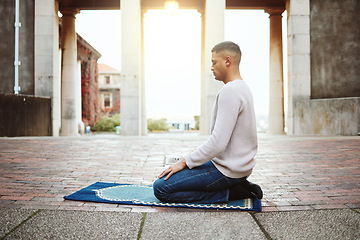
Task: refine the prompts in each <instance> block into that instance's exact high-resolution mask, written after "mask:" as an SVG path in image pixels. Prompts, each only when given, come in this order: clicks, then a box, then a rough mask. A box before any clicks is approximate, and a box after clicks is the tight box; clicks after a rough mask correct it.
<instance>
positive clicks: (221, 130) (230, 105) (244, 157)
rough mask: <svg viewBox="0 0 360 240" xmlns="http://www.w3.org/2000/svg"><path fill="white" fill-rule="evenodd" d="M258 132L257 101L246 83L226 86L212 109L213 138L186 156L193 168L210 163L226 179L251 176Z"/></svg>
mask: <svg viewBox="0 0 360 240" xmlns="http://www.w3.org/2000/svg"><path fill="white" fill-rule="evenodd" d="M257 145H258V143H257V131H256V119H255V113H254V101H253V97H252V94H251V91H250V88H249V87H248V85H247V84H246V83H245V82H244V81H243V80H234V81H231V82H228V83H227V84H225V85H224V86H223V87H222V88H221V90H220V91H219V93H218V95H217V97H216V100H215V103H214V106H213V109H212V121H211V135H210V137H209V139H208V140H207V141H206V142H205V143H204V144H202V145H201V146H199V147H198V148H197V149H196V150H195V151H193V152H192V153H189V154H188V155H186V156H185V161H186V164H187V166H188V167H189V168H190V169H191V168H194V167H196V166H200V165H202V164H204V163H206V162H208V161H210V160H212V162H213V163H214V165H215V166H216V168H217V169H218V170H219V171H220V172H221V173H222V174H224V175H225V176H227V177H231V178H241V177H245V176H249V175H250V174H251V172H252V169H253V167H254V166H255V158H254V157H255V155H256V152H257Z"/></svg>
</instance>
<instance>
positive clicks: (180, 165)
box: [159, 158, 186, 181]
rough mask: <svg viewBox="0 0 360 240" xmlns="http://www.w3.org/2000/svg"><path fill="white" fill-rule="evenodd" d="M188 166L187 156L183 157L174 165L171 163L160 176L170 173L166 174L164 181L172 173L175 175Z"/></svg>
mask: <svg viewBox="0 0 360 240" xmlns="http://www.w3.org/2000/svg"><path fill="white" fill-rule="evenodd" d="M185 167H186V162H185V158H182V159H181V160H179V161H178V162H177V163H174V164H173V165H171V166H170V167H168V168H167V169H165V170H164V171H163V172H162V173H161V174H160V175H159V178H162V177H164V176H165V175H166V174H168V175H167V176H166V178H165V179H164V181H166V180H168V179H169V178H170V177H171V175H173V174H174V173H177V172H179V171H181V170H183V169H184V168H185Z"/></svg>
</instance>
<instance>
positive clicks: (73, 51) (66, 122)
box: [61, 9, 81, 136]
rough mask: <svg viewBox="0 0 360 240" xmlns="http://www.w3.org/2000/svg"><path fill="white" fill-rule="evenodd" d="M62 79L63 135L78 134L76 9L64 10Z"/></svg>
mask: <svg viewBox="0 0 360 240" xmlns="http://www.w3.org/2000/svg"><path fill="white" fill-rule="evenodd" d="M61 13H62V14H63V17H62V26H61V37H62V41H61V43H62V71H61V76H62V81H61V135H62V136H76V135H78V120H79V114H81V112H79V111H78V104H79V102H81V82H80V79H79V74H78V65H77V45H76V32H75V15H76V14H77V13H78V11H77V10H76V9H67V10H62V11H61Z"/></svg>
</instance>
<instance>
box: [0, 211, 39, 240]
mask: <svg viewBox="0 0 360 240" xmlns="http://www.w3.org/2000/svg"><path fill="white" fill-rule="evenodd" d="M34 212H36V210H26V209H12V208H0V238H3V237H4V236H5V235H6V234H7V233H9V232H10V231H11V230H12V229H14V228H15V227H16V226H18V225H19V224H20V223H22V222H23V221H24V220H26V219H27V218H28V217H30V216H31V215H32V214H33V213H34Z"/></svg>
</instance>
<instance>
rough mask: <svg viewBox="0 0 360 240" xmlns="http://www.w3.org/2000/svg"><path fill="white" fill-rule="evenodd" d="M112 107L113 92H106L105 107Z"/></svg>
mask: <svg viewBox="0 0 360 240" xmlns="http://www.w3.org/2000/svg"><path fill="white" fill-rule="evenodd" d="M108 107H111V94H110V93H104V108H108Z"/></svg>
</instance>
